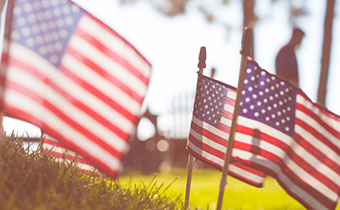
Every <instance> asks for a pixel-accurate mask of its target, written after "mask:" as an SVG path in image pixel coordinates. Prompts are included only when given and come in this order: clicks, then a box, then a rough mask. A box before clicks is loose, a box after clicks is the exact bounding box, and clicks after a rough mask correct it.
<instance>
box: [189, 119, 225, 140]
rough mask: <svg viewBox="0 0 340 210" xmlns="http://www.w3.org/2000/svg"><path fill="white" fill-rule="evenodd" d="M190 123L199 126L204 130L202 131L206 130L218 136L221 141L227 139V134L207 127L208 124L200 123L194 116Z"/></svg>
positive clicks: (209, 126)
mask: <svg viewBox="0 0 340 210" xmlns="http://www.w3.org/2000/svg"><path fill="white" fill-rule="evenodd" d="M192 121H193V122H194V123H195V124H196V125H198V126H200V127H201V128H204V129H206V130H209V131H211V132H212V133H214V134H215V135H216V136H219V137H221V138H223V139H228V138H229V133H227V132H223V131H221V130H219V129H218V128H215V127H214V126H211V125H209V124H208V123H205V122H204V121H202V120H200V119H198V118H196V117H195V116H192Z"/></svg>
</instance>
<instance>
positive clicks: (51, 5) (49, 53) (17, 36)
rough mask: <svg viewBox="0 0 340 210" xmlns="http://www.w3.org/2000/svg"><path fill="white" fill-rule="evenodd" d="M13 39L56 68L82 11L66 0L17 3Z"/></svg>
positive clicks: (14, 13) (17, 1)
mask: <svg viewBox="0 0 340 210" xmlns="http://www.w3.org/2000/svg"><path fill="white" fill-rule="evenodd" d="M14 2H15V5H14V10H13V16H12V20H11V21H12V23H13V25H12V30H11V40H12V41H14V42H17V43H19V44H21V45H23V46H25V47H27V48H29V49H31V50H33V51H34V52H35V53H37V54H39V55H40V56H42V57H44V58H45V59H46V60H47V61H49V62H50V63H51V64H53V65H54V66H56V67H57V68H58V67H59V65H60V61H61V58H62V56H63V54H64V52H65V50H66V46H67V44H68V42H69V40H70V38H71V36H72V34H73V32H74V30H75V28H76V26H77V24H78V21H79V19H80V17H81V16H82V14H83V11H82V10H81V9H80V8H79V7H77V6H76V5H75V4H73V3H71V2H70V1H67V0H16V1H14Z"/></svg>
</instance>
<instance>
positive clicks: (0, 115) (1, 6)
mask: <svg viewBox="0 0 340 210" xmlns="http://www.w3.org/2000/svg"><path fill="white" fill-rule="evenodd" d="M5 3H6V1H5V0H1V2H0V35H1V38H3V36H2V31H1V28H2V22H3V19H2V16H3V14H4V13H5V12H4V11H5V10H4V6H5ZM1 38H0V40H2V39H1ZM0 50H2V48H0ZM1 53H2V52H0V54H1ZM1 57H2V56H1V55H0V58H1ZM0 65H1V64H0ZM0 68H1V67H0ZM0 88H1V89H2V90H1V94H0V97H2V98H1V100H3V94H2V93H3V91H4V90H3V88H4V87H0ZM3 117H4V110H3V107H2V106H1V108H0V133H1V135H2V134H3V132H4V129H3Z"/></svg>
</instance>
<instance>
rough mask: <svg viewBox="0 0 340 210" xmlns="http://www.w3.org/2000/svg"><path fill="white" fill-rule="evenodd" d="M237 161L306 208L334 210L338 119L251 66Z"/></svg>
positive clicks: (339, 182)
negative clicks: (265, 176) (274, 181)
mask: <svg viewBox="0 0 340 210" xmlns="http://www.w3.org/2000/svg"><path fill="white" fill-rule="evenodd" d="M241 94H242V102H241V104H240V105H241V106H240V113H239V117H238V127H237V133H236V136H235V144H234V149H233V156H234V157H236V158H238V159H239V160H240V161H241V162H243V163H244V164H248V165H249V166H251V167H253V168H255V169H258V170H262V171H263V172H265V173H266V174H268V175H271V176H272V177H274V178H276V179H277V180H278V182H279V183H280V185H281V186H282V187H283V188H284V189H285V190H286V191H287V192H288V193H289V194H290V195H291V196H292V197H294V198H295V199H296V200H298V201H299V202H300V203H301V204H303V205H304V206H305V207H306V208H308V209H315V210H322V209H335V207H336V204H337V201H338V199H339V194H340V117H339V116H337V115H335V114H333V113H332V112H330V111H328V110H327V109H325V108H323V107H321V106H319V105H317V104H315V103H313V102H312V101H311V100H310V99H309V98H308V97H307V96H306V95H305V94H304V93H303V92H302V90H300V89H298V88H296V87H295V86H293V85H292V84H290V83H289V82H287V81H285V80H282V79H280V78H279V77H277V76H275V75H272V74H270V73H268V72H266V71H265V70H263V69H261V68H260V67H259V66H258V65H257V64H256V63H254V62H251V61H249V62H248V65H247V70H246V77H245V80H244V88H243V90H242V91H241Z"/></svg>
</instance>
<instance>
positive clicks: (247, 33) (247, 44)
mask: <svg viewBox="0 0 340 210" xmlns="http://www.w3.org/2000/svg"><path fill="white" fill-rule="evenodd" d="M252 46H253V29H251V28H247V27H245V28H244V32H243V38H242V48H241V52H240V53H241V54H242V59H241V66H240V73H239V78H238V87H237V96H236V102H235V109H234V114H233V119H232V124H231V127H230V134H229V140H228V147H227V152H226V155H225V159H224V167H223V171H222V177H221V183H220V192H219V195H218V200H217V207H216V210H221V207H222V201H223V195H224V188H225V185H226V184H227V179H226V176H227V174H228V172H229V164H230V161H231V154H232V149H233V146H234V138H235V132H236V126H237V117H238V114H239V111H240V102H241V100H242V94H241V91H242V89H243V81H244V78H245V72H246V67H247V66H246V65H247V57H248V56H252V52H253V50H252Z"/></svg>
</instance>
